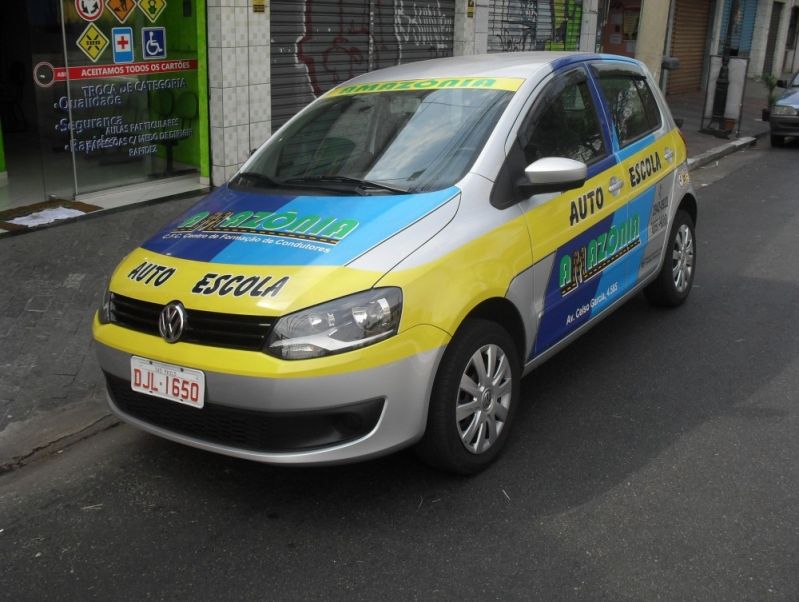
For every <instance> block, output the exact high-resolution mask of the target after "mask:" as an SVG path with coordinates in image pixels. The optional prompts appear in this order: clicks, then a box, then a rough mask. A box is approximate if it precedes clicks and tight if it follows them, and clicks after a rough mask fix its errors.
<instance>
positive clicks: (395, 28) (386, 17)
mask: <svg viewBox="0 0 799 602" xmlns="http://www.w3.org/2000/svg"><path fill="white" fill-rule="evenodd" d="M372 6H373V20H372V28H373V29H372V30H373V33H374V36H373V38H374V44H373V47H372V62H373V67H372V68H373V69H382V68H383V67H390V66H391V65H399V64H403V63H412V62H414V61H424V60H426V59H434V58H439V57H444V56H452V48H453V46H454V39H455V0H393V1H392V0H380V1H376V0H372Z"/></svg>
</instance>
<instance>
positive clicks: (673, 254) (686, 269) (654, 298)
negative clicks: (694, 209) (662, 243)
mask: <svg viewBox="0 0 799 602" xmlns="http://www.w3.org/2000/svg"><path fill="white" fill-rule="evenodd" d="M695 274H696V234H695V230H694V221H693V220H692V219H691V216H690V215H688V213H687V212H685V211H683V210H682V209H680V210H678V211H677V215H675V216H674V223H673V224H672V226H671V232H669V240H668V244H667V246H666V256H665V257H664V258H663V265H662V266H661V267H660V273H659V274H658V275H657V278H655V280H654V281H653V282H652V284H650V285H649V286H647V287H646V288H644V294H645V295H646V298H647V299H648V300H649V302H650V303H652V304H653V305H659V306H662V307H677V306H678V305H682V304H683V303H684V302H685V300H686V299H687V298H688V294H689V293H690V292H691V287H692V286H693V283H694V275H695Z"/></svg>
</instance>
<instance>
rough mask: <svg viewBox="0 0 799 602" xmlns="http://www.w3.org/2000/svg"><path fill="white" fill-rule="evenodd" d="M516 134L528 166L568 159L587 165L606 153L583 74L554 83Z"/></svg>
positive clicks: (574, 74)
mask: <svg viewBox="0 0 799 602" xmlns="http://www.w3.org/2000/svg"><path fill="white" fill-rule="evenodd" d="M519 134H520V136H519V137H520V140H521V142H522V145H523V148H524V154H525V159H526V160H527V164H528V165H529V164H530V163H532V162H534V161H537V160H538V159H541V158H543V157H568V158H569V159H574V160H576V161H582V162H583V163H586V164H590V163H593V162H594V161H597V160H598V159H601V158H602V157H604V156H605V155H606V154H607V152H606V149H605V144H604V141H603V139H602V129H601V127H600V125H599V118H598V117H597V113H596V110H595V108H594V103H593V100H592V98H591V93H590V91H589V90H588V84H587V81H586V77H585V74H584V73H583V72H582V71H575V72H571V73H568V74H566V75H565V76H564V77H562V78H560V79H558V80H555V82H553V83H552V84H551V85H550V86H549V88H547V90H546V91H545V93H544V97H543V99H542V100H541V101H539V103H538V104H537V105H536V106H535V107H534V108H533V111H532V113H531V114H530V116H528V118H527V120H526V123H525V124H524V125H523V126H522V128H521V130H520V132H519Z"/></svg>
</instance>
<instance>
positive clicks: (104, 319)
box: [97, 289, 111, 324]
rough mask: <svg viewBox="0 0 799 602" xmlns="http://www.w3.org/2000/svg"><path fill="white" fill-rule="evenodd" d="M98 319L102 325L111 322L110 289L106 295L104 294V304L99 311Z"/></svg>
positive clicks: (106, 290) (106, 291)
mask: <svg viewBox="0 0 799 602" xmlns="http://www.w3.org/2000/svg"><path fill="white" fill-rule="evenodd" d="M97 319H98V320H100V324H108V323H110V322H111V291H110V290H109V289H105V293H103V302H102V303H101V304H100V309H99V310H98V311H97Z"/></svg>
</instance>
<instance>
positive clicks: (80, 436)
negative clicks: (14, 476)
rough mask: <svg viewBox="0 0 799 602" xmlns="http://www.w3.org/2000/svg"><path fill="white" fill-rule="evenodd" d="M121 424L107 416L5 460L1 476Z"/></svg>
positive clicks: (0, 467) (109, 415)
mask: <svg viewBox="0 0 799 602" xmlns="http://www.w3.org/2000/svg"><path fill="white" fill-rule="evenodd" d="M119 424H121V423H120V421H119V419H118V418H117V417H116V416H113V415H111V414H106V415H105V416H102V417H101V418H98V419H97V420H95V421H94V422H91V423H89V424H87V425H86V426H84V427H83V428H80V429H78V430H76V431H74V432H71V433H68V434H66V435H63V436H61V437H58V438H57V439H54V440H53V441H48V442H47V443H44V444H42V445H39V446H37V447H34V448H33V449H32V450H30V451H26V452H24V453H23V454H21V455H19V456H14V457H13V458H10V459H4V460H3V462H2V464H0V476H2V475H4V474H7V473H10V472H13V471H15V470H17V469H20V468H22V467H24V466H26V465H27V464H30V463H31V462H34V461H36V460H38V459H39V458H42V457H44V456H50V455H52V454H54V453H60V452H61V451H63V450H65V449H66V448H68V447H71V446H73V445H75V444H76V443H78V442H80V441H83V440H84V439H88V438H89V437H93V436H94V435H97V434H98V433H102V432H103V431H107V430H109V429H112V428H114V427H115V426H118V425H119Z"/></svg>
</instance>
